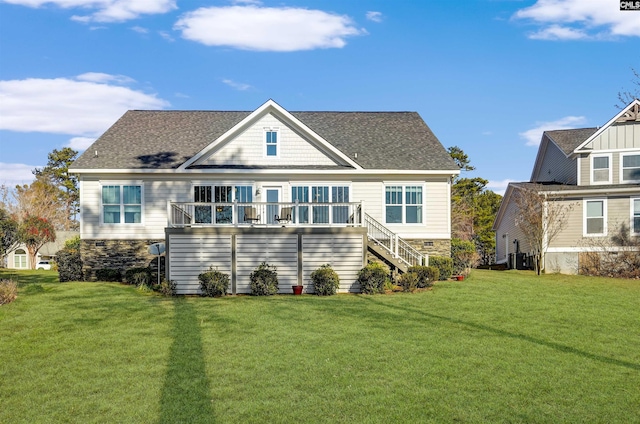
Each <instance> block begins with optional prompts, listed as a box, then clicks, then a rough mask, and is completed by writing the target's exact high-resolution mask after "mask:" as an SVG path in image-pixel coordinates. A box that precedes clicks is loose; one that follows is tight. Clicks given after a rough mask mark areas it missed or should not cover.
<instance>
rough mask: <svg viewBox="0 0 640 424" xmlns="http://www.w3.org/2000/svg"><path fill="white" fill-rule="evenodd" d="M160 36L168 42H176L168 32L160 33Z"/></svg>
mask: <svg viewBox="0 0 640 424" xmlns="http://www.w3.org/2000/svg"><path fill="white" fill-rule="evenodd" d="M158 34H159V35H160V37H162V38H164V39H165V40H167V41H176V40H174V38H173V37H172V36H171V34H169V33H168V32H167V31H158Z"/></svg>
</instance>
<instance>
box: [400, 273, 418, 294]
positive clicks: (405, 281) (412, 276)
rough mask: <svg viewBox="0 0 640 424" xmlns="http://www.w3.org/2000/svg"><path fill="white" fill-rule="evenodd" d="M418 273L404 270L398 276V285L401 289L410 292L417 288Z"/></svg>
mask: <svg viewBox="0 0 640 424" xmlns="http://www.w3.org/2000/svg"><path fill="white" fill-rule="evenodd" d="M418 281H419V278H418V273H416V272H405V273H404V274H402V275H401V276H400V277H399V278H398V285H399V286H400V287H402V291H406V292H412V291H415V290H416V289H417V288H418Z"/></svg>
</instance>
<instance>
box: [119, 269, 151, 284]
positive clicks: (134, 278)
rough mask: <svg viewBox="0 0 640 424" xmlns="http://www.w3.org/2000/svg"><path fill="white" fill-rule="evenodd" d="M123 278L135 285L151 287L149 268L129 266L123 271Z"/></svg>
mask: <svg viewBox="0 0 640 424" xmlns="http://www.w3.org/2000/svg"><path fill="white" fill-rule="evenodd" d="M124 280H125V282H127V284H133V285H135V286H137V287H142V286H146V287H151V270H150V269H149V268H146V267H144V268H143V267H140V268H129V269H128V270H126V271H125V273H124Z"/></svg>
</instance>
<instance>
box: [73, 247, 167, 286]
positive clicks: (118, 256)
mask: <svg viewBox="0 0 640 424" xmlns="http://www.w3.org/2000/svg"><path fill="white" fill-rule="evenodd" d="M153 243H164V240H81V241H80V256H81V257H82V272H83V273H84V278H85V280H87V281H95V280H96V270H98V269H101V268H111V269H119V270H120V271H121V272H122V274H123V275H124V272H125V271H126V270H127V269H129V268H134V267H146V266H149V264H150V263H151V262H152V261H153V260H154V259H155V258H156V256H155V255H151V254H149V252H148V248H149V245H150V244H153ZM154 263H155V262H154ZM161 264H162V262H161ZM156 266H157V265H156Z"/></svg>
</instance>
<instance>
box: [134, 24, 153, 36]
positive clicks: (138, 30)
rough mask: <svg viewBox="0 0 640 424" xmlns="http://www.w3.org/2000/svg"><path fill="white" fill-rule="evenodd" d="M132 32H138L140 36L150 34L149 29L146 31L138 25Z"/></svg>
mask: <svg viewBox="0 0 640 424" xmlns="http://www.w3.org/2000/svg"><path fill="white" fill-rule="evenodd" d="M131 30H132V31H135V32H137V33H139V34H148V33H149V30H148V29H146V28H145V27H141V26H138V25H136V26H132V27H131Z"/></svg>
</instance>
